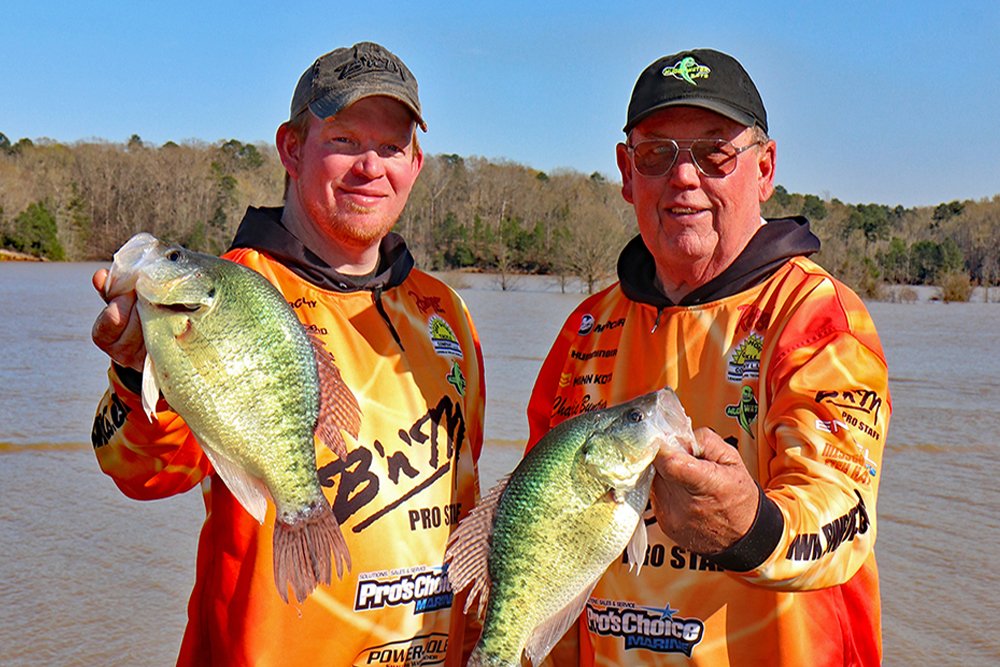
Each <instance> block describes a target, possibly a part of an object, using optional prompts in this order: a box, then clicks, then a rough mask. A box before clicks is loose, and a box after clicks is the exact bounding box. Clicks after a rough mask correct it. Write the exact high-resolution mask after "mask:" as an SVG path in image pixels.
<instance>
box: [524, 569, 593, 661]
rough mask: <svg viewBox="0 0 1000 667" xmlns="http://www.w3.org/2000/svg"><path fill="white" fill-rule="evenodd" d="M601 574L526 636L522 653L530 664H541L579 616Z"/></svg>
mask: <svg viewBox="0 0 1000 667" xmlns="http://www.w3.org/2000/svg"><path fill="white" fill-rule="evenodd" d="M603 574H604V573H603V572H602V573H601V574H599V575H597V577H596V578H595V579H594V581H592V582H591V583H590V585H589V586H587V587H586V588H585V589H584V590H583V591H581V592H580V594H579V595H577V596H576V597H575V598H573V599H572V600H570V601H569V604H567V605H566V606H565V607H563V608H562V611H560V612H559V613H558V614H554V615H553V616H552V617H550V618H549V619H548V620H546V621H545V622H544V623H542V624H541V625H539V626H538V627H537V628H535V631H534V632H532V633H531V637H529V638H528V643H527V644H526V645H525V647H524V653H525V655H527V656H528V659H529V660H531V664H532V665H540V664H542V660H544V659H545V656H547V655H548V654H549V651H551V650H552V647H553V646H555V645H556V642H558V641H559V640H560V639H562V636H563V635H564V634H566V631H567V630H569V629H570V626H572V625H573V624H574V623H575V622H576V619H578V618H580V614H581V613H583V608H584V607H585V606H586V604H587V599H588V598H589V597H590V594H591V592H593V590H594V586H596V585H597V580H598V579H600V578H601V576H602V575H603Z"/></svg>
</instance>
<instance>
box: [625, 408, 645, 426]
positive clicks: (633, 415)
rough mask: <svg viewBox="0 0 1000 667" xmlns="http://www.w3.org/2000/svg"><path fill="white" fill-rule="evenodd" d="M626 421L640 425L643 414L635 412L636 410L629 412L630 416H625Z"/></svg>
mask: <svg viewBox="0 0 1000 667" xmlns="http://www.w3.org/2000/svg"><path fill="white" fill-rule="evenodd" d="M625 419H627V420H628V421H630V422H631V423H633V424H638V423H639V422H641V421H642V419H643V417H642V412H640V411H639V410H635V409H633V410H629V411H628V414H626V415H625Z"/></svg>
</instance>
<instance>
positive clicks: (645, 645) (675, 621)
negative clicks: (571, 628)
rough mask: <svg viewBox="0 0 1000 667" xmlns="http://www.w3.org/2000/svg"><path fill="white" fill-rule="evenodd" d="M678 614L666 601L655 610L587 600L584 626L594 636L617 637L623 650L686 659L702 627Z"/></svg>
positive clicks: (612, 602) (698, 637)
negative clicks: (679, 655)
mask: <svg viewBox="0 0 1000 667" xmlns="http://www.w3.org/2000/svg"><path fill="white" fill-rule="evenodd" d="M679 611H680V610H679V609H673V608H672V607H671V606H670V603H669V602H668V603H667V604H666V605H664V606H663V607H662V608H659V607H644V606H639V605H637V604H635V603H634V602H619V601H614V600H597V599H595V598H591V599H590V600H588V601H587V627H588V628H589V629H590V631H591V632H592V633H594V634H596V635H601V636H604V637H619V638H621V641H622V644H623V646H624V648H625V650H638V649H645V650H647V651H653V652H655V653H683V654H684V655H686V656H687V657H689V658H690V657H691V654H692V652H693V651H694V648H695V646H697V645H698V643H699V642H700V641H701V640H702V639H703V638H704V636H705V624H704V623H703V622H702V621H701V619H698V618H682V617H681V616H678V612H679ZM637 660H640V659H639V658H638V657H637Z"/></svg>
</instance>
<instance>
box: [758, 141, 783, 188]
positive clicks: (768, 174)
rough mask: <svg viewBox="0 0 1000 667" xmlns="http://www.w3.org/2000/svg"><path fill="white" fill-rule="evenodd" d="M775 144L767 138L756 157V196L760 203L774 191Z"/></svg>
mask: <svg viewBox="0 0 1000 667" xmlns="http://www.w3.org/2000/svg"><path fill="white" fill-rule="evenodd" d="M777 150H778V149H777V145H776V144H775V143H774V140H773V139H769V140H768V141H767V143H766V144H764V145H763V146H761V148H760V151H759V152H758V157H757V196H758V199H759V200H760V202H761V203H764V202H766V201H767V200H768V199H770V198H771V195H772V194H773V193H774V165H775V160H776V159H777Z"/></svg>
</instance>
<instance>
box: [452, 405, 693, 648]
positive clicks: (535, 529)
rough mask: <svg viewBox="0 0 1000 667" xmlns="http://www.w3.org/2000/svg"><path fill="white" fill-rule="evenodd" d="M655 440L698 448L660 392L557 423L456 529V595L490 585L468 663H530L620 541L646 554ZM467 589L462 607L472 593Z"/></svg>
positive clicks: (571, 614) (561, 628)
mask: <svg viewBox="0 0 1000 667" xmlns="http://www.w3.org/2000/svg"><path fill="white" fill-rule="evenodd" d="M664 442H665V443H667V444H668V445H671V446H683V443H687V446H688V447H689V448H691V449H695V448H696V445H694V444H693V436H692V434H691V428H690V422H689V421H688V420H687V417H686V415H685V414H684V412H683V409H682V408H681V406H680V402H679V401H678V400H677V398H676V396H675V395H674V394H673V392H672V391H670V390H667V389H665V390H661V391H660V392H654V393H651V394H647V395H646V396H642V397H639V398H637V399H635V400H634V401H630V402H629V403H625V404H622V405H621V406H616V407H613V408H608V409H605V410H601V411H595V412H591V413H587V414H585V415H580V416H578V417H575V418H573V419H570V420H567V421H565V422H563V423H562V424H560V425H558V426H556V427H555V428H553V429H552V431H550V432H549V433H548V434H546V435H545V437H543V438H542V439H541V440H540V441H539V442H538V444H537V445H536V446H535V447H534V448H533V449H532V450H531V451H529V452H528V453H527V454H526V455H525V457H524V459H523V460H522V461H521V463H520V464H519V465H518V466H517V468H516V469H515V470H514V472H512V473H511V475H510V476H509V477H508V478H506V479H505V480H502V481H501V482H500V484H499V485H498V488H495V489H494V490H492V491H491V492H490V493H489V494H487V496H486V497H485V498H484V500H483V503H481V505H480V506H477V508H475V509H474V510H473V512H472V513H470V516H469V517H467V518H466V519H465V520H463V522H462V524H460V526H459V528H458V530H457V531H456V533H455V535H453V536H452V539H451V542H450V543H449V547H448V553H447V555H446V559H447V560H449V561H451V563H450V565H449V577H451V576H453V574H454V579H453V581H452V584H453V586H454V587H455V589H456V590H462V589H464V588H465V587H466V586H467V585H469V584H470V583H472V582H473V581H474V580H476V579H477V578H486V579H488V583H487V584H486V586H485V589H484V590H483V593H482V597H484V598H485V599H486V604H485V610H486V613H485V621H484V624H483V625H484V627H483V633H482V636H481V638H480V640H479V642H478V644H477V646H476V649H475V651H474V652H473V655H472V659H471V660H470V663H469V664H470V665H490V666H510V665H520V664H521V656H522V654H526V655H527V656H528V657H529V659H530V660H531V661H532V662H533V664H538V663H539V662H540V661H541V660H542V658H544V656H545V654H547V653H548V651H549V650H550V649H551V646H552V644H554V643H555V641H556V640H558V639H559V637H560V636H562V634H563V633H564V632H565V630H566V629H567V627H568V626H569V625H570V624H571V623H572V622H573V621H574V620H575V618H576V617H577V616H578V615H579V613H580V612H581V611H582V609H583V605H584V603H585V602H586V599H587V597H588V596H589V594H590V591H591V590H592V589H593V586H594V584H595V583H596V581H597V579H598V578H599V577H600V576H601V574H603V572H604V571H605V569H606V568H607V566H608V565H609V564H610V563H611V562H613V561H614V560H615V559H617V558H618V557H619V556H620V554H621V553H622V550H623V549H624V548H625V547H626V545H628V544H629V542H630V540H633V541H635V540H638V542H637V544H639V543H641V546H639V547H637V548H640V549H642V550H645V525H644V524H642V523H641V516H642V513H643V511H644V510H645V508H646V504H647V501H648V498H649V490H650V485H651V483H652V477H653V470H652V465H651V464H652V459H653V456H654V455H655V453H656V451H657V450H658V449H659V447H660V444H661V443H664ZM501 486H502V487H503V488H502V491H499V487H501ZM498 491H499V492H498ZM484 523H489V524H490V525H489V529H490V530H488V531H486V533H487V537H486V539H483V538H482V537H481V534H482V533H483V532H484V529H483V526H482V524H484ZM482 549H486V550H488V556H487V558H486V563H487V565H486V568H485V571H482V569H483V568H482V566H481V565H479V561H480V560H481V558H482V556H481V550H482ZM477 567H478V568H479V569H480V571H478V572H477V571H476V568H477ZM475 583H476V586H474V587H473V589H472V593H471V594H470V596H469V601H468V603H467V607H468V606H469V605H471V603H472V601H473V600H472V598H474V597H475V596H476V594H477V593H479V590H480V589H479V588H478V587H479V586H480V585H481V582H480V581H476V582H475ZM481 604H482V603H481Z"/></svg>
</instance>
